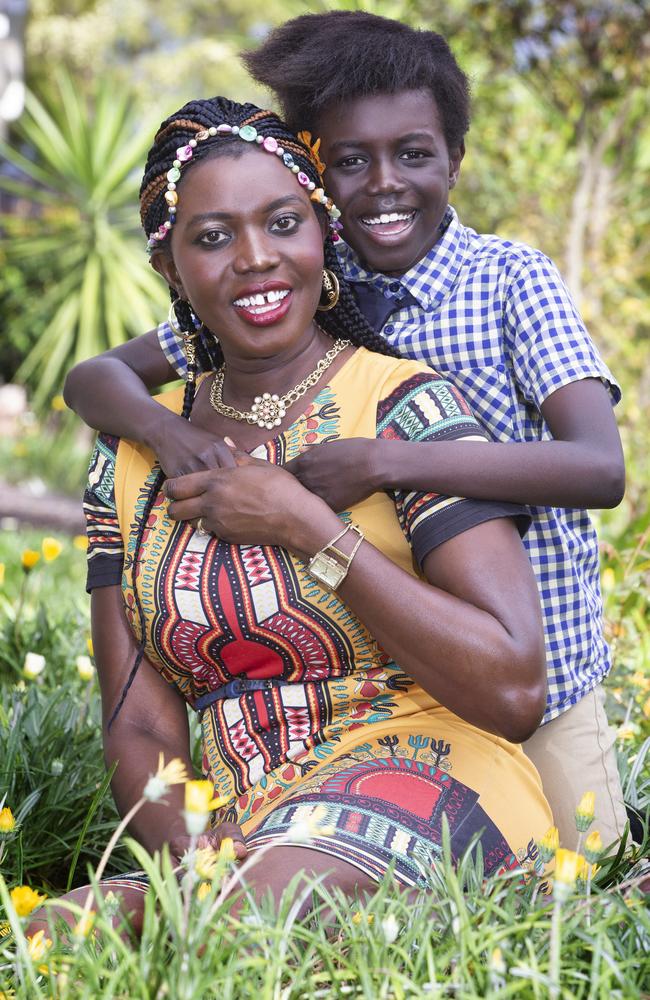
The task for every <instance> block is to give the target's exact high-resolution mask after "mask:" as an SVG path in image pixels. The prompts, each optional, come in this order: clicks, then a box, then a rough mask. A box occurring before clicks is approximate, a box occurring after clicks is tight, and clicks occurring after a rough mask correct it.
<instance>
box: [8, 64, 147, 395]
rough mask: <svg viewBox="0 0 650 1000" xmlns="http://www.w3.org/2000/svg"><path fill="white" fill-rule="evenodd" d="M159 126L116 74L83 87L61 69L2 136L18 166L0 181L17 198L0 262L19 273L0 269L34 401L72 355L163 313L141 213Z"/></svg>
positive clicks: (57, 380) (54, 387)
mask: <svg viewBox="0 0 650 1000" xmlns="http://www.w3.org/2000/svg"><path fill="white" fill-rule="evenodd" d="M156 124H157V121H152V120H149V121H143V120H142V117H141V116H140V115H138V113H137V111H136V110H134V107H133V102H132V100H131V98H130V95H129V93H128V92H127V91H125V90H124V89H123V88H122V89H119V90H118V89H117V88H116V87H115V86H114V85H112V83H111V82H110V81H109V80H106V79H104V80H102V81H101V82H100V83H98V84H97V85H96V87H95V89H94V91H93V92H92V93H91V94H90V95H89V96H87V97H84V96H83V94H82V93H80V91H79V89H78V88H77V87H76V86H75V83H74V82H73V80H72V79H71V78H70V77H69V76H68V75H66V74H64V73H60V74H58V75H57V77H56V79H55V81H54V85H53V86H52V87H51V89H50V91H49V92H48V93H47V94H45V95H42V97H40V98H39V97H37V96H36V95H35V94H32V93H30V94H28V95H27V101H26V108H25V113H24V115H23V117H22V118H21V120H20V122H19V123H18V126H17V128H16V140H17V141H16V142H14V143H13V146H8V145H7V144H0V153H1V154H2V155H4V157H5V158H6V159H7V160H8V161H9V163H10V164H11V165H12V168H13V169H12V173H13V175H14V176H7V173H6V172H5V173H4V176H3V175H0V187H2V188H3V189H4V190H5V191H6V192H8V193H9V194H10V195H12V196H13V197H14V198H15V199H18V200H17V203H16V211H15V212H13V213H12V214H4V215H3V216H1V217H0V225H1V226H2V228H3V230H4V234H5V237H6V240H5V247H6V249H5V250H4V251H3V252H1V253H0V264H1V265H2V266H1V267H0V271H1V272H2V273H3V274H6V275H13V276H14V280H13V281H12V283H8V282H4V281H3V280H1V279H0V300H3V299H4V300H5V301H4V302H3V306H5V305H6V306H7V308H6V309H3V311H4V313H5V317H6V318H7V317H8V319H9V323H8V330H9V334H10V336H11V337H12V339H13V340H14V343H16V344H20V343H22V344H23V345H26V346H27V351H26V356H25V358H24V360H23V361H22V363H21V364H20V367H19V368H18V371H17V372H16V376H15V377H16V378H17V379H18V380H21V381H24V382H26V383H28V384H29V385H30V386H31V387H32V389H33V392H34V395H33V402H34V405H35V406H36V407H39V406H42V405H43V404H44V403H45V402H46V401H47V399H48V398H49V397H50V396H51V395H52V394H53V393H56V392H59V391H60V388H61V384H62V381H63V377H64V374H65V372H66V370H67V369H68V368H69V367H70V366H71V365H73V364H74V363H76V362H78V361H81V360H83V359H84V358H87V357H90V356H91V355H93V354H97V353H99V352H101V351H104V350H106V349H107V348H109V347H113V346H115V345H117V344H120V343H122V342H123V341H124V340H126V339H127V338H128V337H129V336H132V335H134V334H137V333H141V332H144V331H145V330H147V329H149V328H150V327H151V326H152V325H154V324H155V323H156V321H157V320H158V319H159V318H160V315H161V312H163V311H164V308H165V294H164V290H163V286H162V283H161V282H160V281H159V279H158V278H157V277H156V276H155V275H154V273H153V272H152V271H151V269H150V268H149V265H148V263H147V260H146V256H145V252H144V238H143V234H142V232H141V231H140V229H139V219H138V185H139V178H140V175H141V171H142V167H143V164H144V158H145V155H146V151H147V149H148V147H149V145H150V143H151V140H152V136H153V133H154V131H155V127H156ZM16 175H18V176H16ZM17 272H18V273H19V274H23V275H25V280H24V282H16V281H15V275H16V273H17ZM16 289H17V291H16ZM12 294H13V295H14V301H12ZM16 297H19V301H15V299H16ZM7 300H8V301H7Z"/></svg>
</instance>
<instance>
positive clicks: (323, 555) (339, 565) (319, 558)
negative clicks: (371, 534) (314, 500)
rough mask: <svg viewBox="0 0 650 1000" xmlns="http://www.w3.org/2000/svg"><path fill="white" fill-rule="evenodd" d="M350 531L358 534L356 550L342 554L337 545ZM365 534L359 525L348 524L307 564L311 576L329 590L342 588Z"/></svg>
mask: <svg viewBox="0 0 650 1000" xmlns="http://www.w3.org/2000/svg"><path fill="white" fill-rule="evenodd" d="M348 531H354V532H355V533H356V535H357V536H358V537H357V540H356V542H355V544H354V548H353V549H352V551H351V552H350V553H349V554H348V553H347V552H342V551H341V549H338V548H337V547H336V545H335V542H338V541H339V539H340V538H343V535H345V534H347V532H348ZM364 537H365V536H364V533H363V531H362V530H361V528H360V527H359V526H358V525H357V524H348V525H346V527H345V528H344V529H343V531H340V532H339V533H338V535H335V537H334V538H333V539H332V540H331V541H330V542H328V543H327V545H325V546H323V548H322V549H320V550H319V551H318V552H316V554H315V555H313V556H312V558H311V559H310V560H309V562H308V563H307V570H308V572H309V574H310V576H313V577H314V579H315V580H317V581H318V583H320V584H322V586H324V587H326V588H327V589H328V590H336V589H337V587H340V586H341V584H342V583H343V581H344V580H345V578H346V576H347V575H348V570H349V569H350V565H351V563H352V560H353V559H354V557H355V555H356V554H357V551H358V549H359V546H360V545H361V543H362V541H363V540H364Z"/></svg>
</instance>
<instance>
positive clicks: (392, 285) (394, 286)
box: [388, 281, 402, 292]
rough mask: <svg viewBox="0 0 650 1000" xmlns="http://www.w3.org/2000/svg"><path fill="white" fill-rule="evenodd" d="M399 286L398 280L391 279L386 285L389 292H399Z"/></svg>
mask: <svg viewBox="0 0 650 1000" xmlns="http://www.w3.org/2000/svg"><path fill="white" fill-rule="evenodd" d="M401 287H402V286H401V285H400V283H399V281H391V283H390V285H389V286H388V288H389V291H391V292H399V290H400V288H401Z"/></svg>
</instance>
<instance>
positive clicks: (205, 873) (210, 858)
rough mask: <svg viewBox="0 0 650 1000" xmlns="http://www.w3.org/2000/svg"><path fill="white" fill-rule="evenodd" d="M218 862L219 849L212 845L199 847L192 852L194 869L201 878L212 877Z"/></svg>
mask: <svg viewBox="0 0 650 1000" xmlns="http://www.w3.org/2000/svg"><path fill="white" fill-rule="evenodd" d="M218 864H219V851H215V849H214V848H213V847H199V848H198V849H197V850H196V851H195V852H194V871H195V872H196V874H197V875H198V876H199V878H202V879H212V878H214V874H215V872H216V870H217V865H218Z"/></svg>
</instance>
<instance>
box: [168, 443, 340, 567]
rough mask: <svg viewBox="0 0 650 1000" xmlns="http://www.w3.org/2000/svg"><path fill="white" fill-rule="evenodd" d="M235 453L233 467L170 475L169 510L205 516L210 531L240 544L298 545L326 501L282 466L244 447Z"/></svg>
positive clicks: (177, 516)
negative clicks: (307, 525)
mask: <svg viewBox="0 0 650 1000" xmlns="http://www.w3.org/2000/svg"><path fill="white" fill-rule="evenodd" d="M231 457H232V460H233V467H231V468H219V469H212V470H211V471H209V472H194V473H192V474H191V475H188V476H181V477H180V478H177V479H168V480H167V482H166V483H165V486H164V489H165V493H166V495H167V496H168V497H169V499H170V500H172V501H173V502H172V503H171V504H170V505H169V516H170V517H172V518H173V519H174V520H175V521H193V520H196V519H198V518H201V519H202V526H203V527H205V528H206V529H207V530H208V531H211V532H212V533H213V534H214V535H217V537H219V538H222V539H223V540H224V541H227V542H232V543H234V544H241V545H282V546H284V547H285V548H295V547H296V546H295V539H296V538H297V537H302V534H301V532H300V528H301V527H302V526H304V524H305V523H309V520H310V519H311V518H314V517H317V512H318V511H319V510H323V509H325V510H326V508H324V505H323V502H322V501H321V500H320V499H319V498H318V497H315V496H313V495H312V494H310V493H309V492H308V491H307V490H306V489H305V488H304V486H302V485H301V484H300V483H299V482H298V480H297V479H296V477H295V476H292V475H291V473H290V472H287V470H286V469H283V468H281V467H280V466H277V465H272V464H271V463H270V462H263V461H261V460H260V459H256V458H251V457H250V455H247V454H246V453H245V452H242V451H236V450H231Z"/></svg>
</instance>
